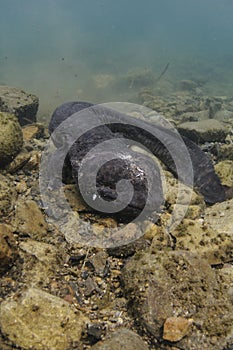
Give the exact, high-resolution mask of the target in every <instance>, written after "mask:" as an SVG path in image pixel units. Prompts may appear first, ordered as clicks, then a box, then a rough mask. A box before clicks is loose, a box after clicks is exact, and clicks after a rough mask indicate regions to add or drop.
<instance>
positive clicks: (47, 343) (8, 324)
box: [0, 288, 88, 350]
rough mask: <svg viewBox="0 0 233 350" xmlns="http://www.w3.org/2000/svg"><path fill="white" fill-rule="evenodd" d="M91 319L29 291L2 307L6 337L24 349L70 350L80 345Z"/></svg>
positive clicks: (1, 320)
mask: <svg viewBox="0 0 233 350" xmlns="http://www.w3.org/2000/svg"><path fill="white" fill-rule="evenodd" d="M87 321H88V319H87V318H86V317H85V316H84V315H83V314H82V312H80V311H78V310H76V309H75V308H73V307H72V306H71V305H69V304H68V303H67V302H65V301H64V300H62V299H60V298H58V297H56V296H53V295H51V294H49V293H46V292H44V291H42V290H40V289H36V288H29V289H27V290H26V291H25V292H24V293H23V294H22V295H21V296H16V295H15V296H14V297H13V298H9V299H6V300H5V301H3V302H2V303H1V306H0V327H1V331H2V333H3V334H4V335H5V336H6V337H7V338H8V339H10V340H11V341H12V342H13V343H14V344H15V345H16V346H19V347H21V348H22V349H25V350H27V349H36V350H68V349H71V348H73V346H72V345H74V344H75V343H78V342H79V341H80V338H81V335H82V331H83V330H84V327H85V325H86V323H87Z"/></svg>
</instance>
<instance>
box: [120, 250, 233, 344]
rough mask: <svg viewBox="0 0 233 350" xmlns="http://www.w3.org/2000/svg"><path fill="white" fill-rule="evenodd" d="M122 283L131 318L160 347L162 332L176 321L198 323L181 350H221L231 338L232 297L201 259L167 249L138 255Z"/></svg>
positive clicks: (124, 271)
mask: <svg viewBox="0 0 233 350" xmlns="http://www.w3.org/2000/svg"><path fill="white" fill-rule="evenodd" d="M122 278H123V286H124V292H125V295H126V296H127V298H128V301H129V305H130V312H131V314H132V315H133V317H134V318H135V319H136V320H137V324H139V325H140V326H141V330H142V331H145V330H147V332H148V333H150V335H152V336H153V337H154V338H155V342H156V339H159V340H162V339H163V337H162V335H161V328H162V327H163V325H164V322H165V321H166V320H167V319H169V318H170V317H174V315H179V316H180V317H182V318H185V319H193V320H194V321H195V322H193V326H192V328H191V329H190V332H189V333H186V331H185V332H184V333H185V334H186V336H185V337H181V339H180V340H179V341H178V344H177V347H178V348H182V349H191V350H203V349H208V350H217V349H222V348H224V346H225V345H226V338H227V336H231V335H232V322H233V305H232V303H231V301H230V297H229V295H228V294H227V293H226V292H225V293H224V291H223V288H222V285H221V284H220V283H219V281H218V280H217V275H216V273H215V271H214V270H213V269H211V267H210V265H209V264H208V263H207V262H206V260H205V259H202V258H200V257H199V255H198V254H193V253H191V252H185V251H168V250H165V249H164V250H163V251H159V250H156V249H155V250H152V249H151V250H150V251H147V252H141V253H136V254H135V255H134V257H133V258H131V259H130V260H128V262H127V263H126V265H125V267H124V269H123V271H122ZM223 315H224V317H222V316H223ZM177 327H178V326H176V328H177ZM184 329H185V327H184V326H183V331H184ZM170 336H171V334H170Z"/></svg>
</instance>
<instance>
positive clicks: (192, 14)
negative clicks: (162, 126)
mask: <svg viewBox="0 0 233 350" xmlns="http://www.w3.org/2000/svg"><path fill="white" fill-rule="evenodd" d="M0 5H1V7H0V8H1V11H0V33H1V43H0V84H1V85H3V84H4V85H5V84H6V85H11V86H17V87H21V88H23V89H25V90H27V91H29V92H32V93H35V94H36V95H38V97H39V98H40V112H39V113H40V115H41V116H47V115H48V114H49V113H51V111H52V110H53V108H54V107H55V106H57V105H59V104H60V103H62V102H63V101H66V100H73V99H75V100H89V101H92V102H109V101H129V100H131V99H133V98H134V97H133V96H134V95H136V94H137V93H138V91H140V84H139V85H135V86H132V84H131V83H132V82H130V81H128V83H127V81H125V80H124V78H125V77H127V75H129V74H130V72H143V71H145V72H152V74H154V75H155V76H159V74H160V73H161V71H162V70H163V69H164V67H165V65H166V64H167V63H168V62H169V63H170V65H169V69H168V70H167V72H166V74H165V75H164V79H165V80H166V81H169V82H172V83H174V84H175V83H176V82H178V81H179V80H181V79H194V80H195V79H196V80H197V81H198V80H199V81H201V80H202V82H203V87H202V88H203V91H204V92H206V93H208V94H210V95H229V96H231V95H233V1H232V0H221V1H220V0H202V1H201V0H195V1H194V0H145V1H141V0H128V1H127V0H118V1H113V0H40V1H36V0H30V1H29V0H21V1H19V0H0ZM149 74H150V73H149ZM127 84H128V85H127ZM132 87H133V89H132ZM165 90H166V89H163V91H162V93H165Z"/></svg>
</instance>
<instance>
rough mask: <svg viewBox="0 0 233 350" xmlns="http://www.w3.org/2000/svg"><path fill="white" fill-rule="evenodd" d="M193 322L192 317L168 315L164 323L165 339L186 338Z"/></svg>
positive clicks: (172, 340) (173, 340)
mask: <svg viewBox="0 0 233 350" xmlns="http://www.w3.org/2000/svg"><path fill="white" fill-rule="evenodd" d="M192 323H193V319H192V318H189V319H187V318H184V317H168V318H167V319H166V321H165V322H164V325H163V339H165V340H168V341H170V342H177V341H179V340H181V339H182V338H184V337H185V336H186V335H187V334H188V332H189V330H190V328H191V325H192Z"/></svg>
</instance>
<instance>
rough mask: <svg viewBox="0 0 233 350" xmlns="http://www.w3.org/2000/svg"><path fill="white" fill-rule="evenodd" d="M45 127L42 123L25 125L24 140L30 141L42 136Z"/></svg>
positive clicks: (23, 129)
mask: <svg viewBox="0 0 233 350" xmlns="http://www.w3.org/2000/svg"><path fill="white" fill-rule="evenodd" d="M44 129H45V128H44V126H43V125H41V124H29V125H25V126H24V127H23V128H22V131H23V139H24V141H26V142H28V141H31V140H32V139H35V138H36V139H39V138H42V137H43V136H44V131H45V130H44Z"/></svg>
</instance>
